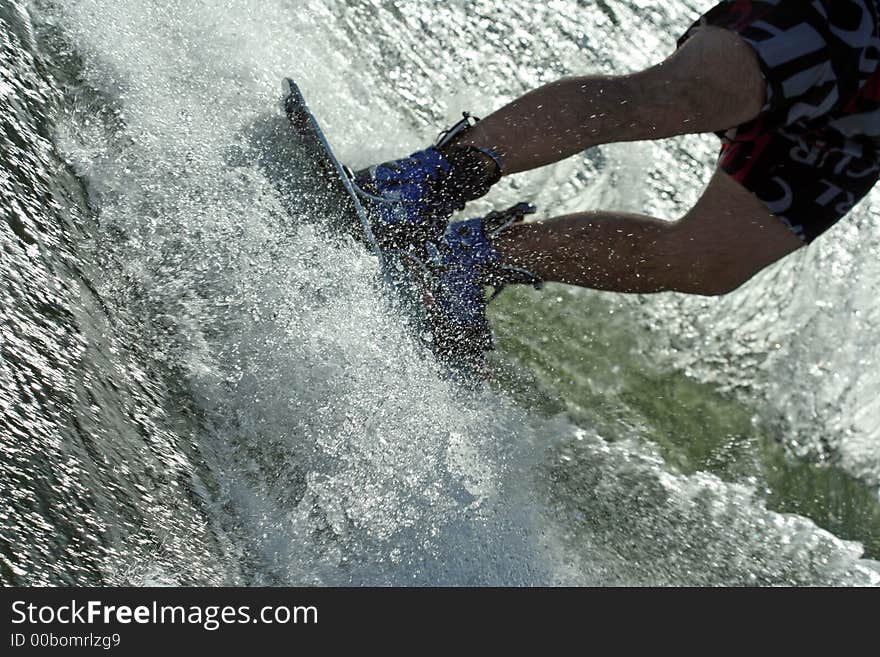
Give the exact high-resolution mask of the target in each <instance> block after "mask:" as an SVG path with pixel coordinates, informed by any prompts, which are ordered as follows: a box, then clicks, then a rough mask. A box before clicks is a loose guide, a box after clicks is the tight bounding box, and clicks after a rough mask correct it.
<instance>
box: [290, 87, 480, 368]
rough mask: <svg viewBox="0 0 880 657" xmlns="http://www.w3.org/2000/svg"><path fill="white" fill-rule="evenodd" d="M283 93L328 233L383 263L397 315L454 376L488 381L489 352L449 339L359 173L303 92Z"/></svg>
mask: <svg viewBox="0 0 880 657" xmlns="http://www.w3.org/2000/svg"><path fill="white" fill-rule="evenodd" d="M283 91H284V98H283V109H284V112H285V114H286V115H287V119H288V121H289V123H290V126H291V128H292V129H293V132H294V136H295V138H296V143H297V148H298V150H299V151H300V154H301V157H302V156H303V155H304V156H305V159H306V161H308V162H310V163H311V164H312V172H313V173H312V175H314V176H316V177H318V178H319V179H320V183H321V184H320V186H319V187H320V188H321V195H322V197H323V199H324V203H323V204H325V205H329V206H332V208H328V209H330V210H332V211H330V212H328V213H327V214H326V216H327V218H328V225H327V226H326V228H327V229H328V230H330V231H331V232H334V233H338V234H347V235H350V236H351V237H353V238H354V239H355V240H356V241H358V242H360V243H361V244H363V246H364V247H365V248H367V249H368V250H369V251H370V253H372V255H373V256H374V257H375V258H376V259H377V260H378V263H379V272H380V274H381V278H382V284H383V285H382V286H383V288H384V291H385V293H386V295H387V296H388V299H389V301H390V302H391V304H392V305H393V307H394V309H395V311H396V312H397V313H398V314H399V315H400V316H401V317H402V319H404V320H405V321H406V323H407V325H408V326H409V327H410V328H411V330H412V332H413V334H414V335H415V336H416V338H417V339H418V340H419V341H420V342H421V343H422V344H423V345H424V346H425V347H426V348H428V349H429V350H430V351H432V352H433V353H434V356H435V357H436V359H437V360H438V362H439V363H440V364H441V365H442V366H443V367H445V368H446V369H447V371H448V372H449V373H450V374H452V375H454V376H456V377H464V378H484V375H485V350H484V349H479V350H473V349H469V348H466V347H465V346H464V345H463V344H462V343H461V342H460V341H459V342H456V341H455V340H454V339H450V336H449V335H445V333H447V332H448V330H447V327H444V326H442V325H441V323H440V322H438V321H437V320H436V315H435V313H432V311H431V306H432V295H431V292H430V285H429V283H428V282H427V278H426V276H425V272H424V271H422V270H420V268H419V267H418V266H414V264H413V262H412V260H411V258H409V257H407V254H406V253H405V252H402V251H399V250H394V249H383V248H382V245H381V244H380V242H379V240H377V239H376V236H375V235H374V232H373V228H372V224H371V219H370V215H369V212H368V210H367V208H366V207H365V206H364V203H363V202H362V199H361V197H360V196H359V194H358V193H357V189H356V183H355V181H354V175H353V173H352V172H351V171H350V170H349V169H348V168H346V167H345V166H344V165H343V164H342V163H341V162H340V161H339V159H338V158H337V157H336V155H335V154H334V153H333V149H332V148H331V147H330V144H329V142H328V141H327V138H326V136H325V135H324V131H323V130H322V128H321V125H320V123H319V122H318V120H317V119H316V118H315V115H314V114H313V113H312V111H311V110H310V109H309V106H308V104H307V103H306V100H305V98H304V96H303V94H302V91H300V89H299V87H298V86H297V84H296V83H295V82H294V81H293V80H291V79H289V78H287V79H285V80H284V83H283ZM450 345H452V346H450ZM456 345H461V347H460V348H459V347H458V346H456Z"/></svg>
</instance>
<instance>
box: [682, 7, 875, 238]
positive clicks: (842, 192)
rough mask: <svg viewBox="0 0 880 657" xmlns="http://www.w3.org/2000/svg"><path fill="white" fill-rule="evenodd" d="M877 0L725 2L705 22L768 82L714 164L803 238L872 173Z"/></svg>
mask: <svg viewBox="0 0 880 657" xmlns="http://www.w3.org/2000/svg"><path fill="white" fill-rule="evenodd" d="M878 13H880V7H878V0H767V1H763V2H758V1H752V0H727V1H726V2H722V3H720V4H718V5H717V6H715V7H714V8H713V9H711V10H710V11H709V12H708V13H706V14H705V15H704V16H703V17H702V18H701V19H700V20H699V21H697V22H696V23H695V24H694V25H693V26H691V28H690V29H689V30H688V32H687V33H686V34H685V35H684V36H683V37H682V38H681V39H680V40H679V45H680V44H681V43H683V42H684V41H685V40H686V39H687V38H688V37H689V36H690V35H691V34H692V33H693V31H694V30H695V29H697V28H699V27H701V26H705V25H712V26H716V27H722V28H725V29H729V30H732V31H734V32H736V33H737V34H739V35H740V36H741V37H742V38H743V39H744V40H745V41H746V42H747V43H749V44H750V45H751V46H752V48H753V49H754V50H755V52H756V53H757V55H758V61H759V63H760V65H761V68H762V70H763V73H764V78H765V80H766V82H767V104H766V105H765V106H764V109H763V111H762V113H761V115H760V116H759V117H758V118H757V119H755V120H754V121H751V122H750V123H747V124H745V125H742V126H739V127H738V128H734V129H733V130H730V131H729V132H728V133H726V134H724V135H723V136H722V139H723V145H722V148H721V157H720V162H719V164H720V166H721V168H722V169H723V170H724V171H726V172H727V173H729V174H730V175H731V176H733V177H734V178H735V179H736V180H738V181H739V182H740V183H741V184H742V185H743V186H744V187H746V188H747V189H749V190H750V191H752V192H753V193H754V194H755V195H756V196H758V198H760V199H761V200H762V201H763V202H764V203H766V204H767V207H769V208H770V211H771V212H773V213H774V214H775V215H776V216H778V217H780V218H781V219H782V220H783V221H785V223H786V224H787V225H788V226H789V227H790V228H791V229H792V230H793V231H794V232H795V233H796V234H797V235H798V236H799V237H801V239H803V240H804V241H806V242H811V241H813V240H814V239H816V237H818V236H819V235H821V234H822V233H823V232H824V231H826V230H827V229H828V228H830V227H831V226H832V225H833V224H835V223H836V222H837V221H838V220H839V219H840V218H841V217H843V216H844V215H845V214H846V213H847V212H849V211H850V209H852V207H853V206H854V205H855V204H856V203H858V201H859V200H860V199H862V198H863V197H864V196H865V195H866V194H867V193H868V192H869V191H870V190H871V188H872V187H873V186H874V183H876V182H877V180H878V178H880V68H878V62H880V30H878Z"/></svg>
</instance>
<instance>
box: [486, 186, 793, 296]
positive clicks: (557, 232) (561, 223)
mask: <svg viewBox="0 0 880 657" xmlns="http://www.w3.org/2000/svg"><path fill="white" fill-rule="evenodd" d="M803 245H804V244H803V242H802V241H801V240H800V238H798V237H797V236H795V234H794V233H792V232H791V231H790V230H789V229H788V228H787V227H786V226H785V225H784V224H783V223H782V221H780V220H779V219H778V218H777V217H775V216H773V215H772V214H771V213H770V211H769V210H768V209H767V207H766V206H765V205H764V204H763V203H762V202H761V201H760V200H758V199H757V198H756V197H755V196H754V195H752V194H751V193H750V192H749V191H747V190H746V189H745V188H744V187H742V186H741V185H740V184H739V183H737V182H736V181H735V180H733V179H732V178H731V177H730V176H728V175H727V174H726V173H724V172H723V171H720V170H719V171H716V173H715V175H714V176H713V178H712V181H711V182H710V183H709V186H708V187H707V189H706V191H705V193H704V194H703V196H702V198H701V199H700V200H699V201H698V202H697V204H696V205H695V206H694V207H693V209H692V210H691V211H690V212H688V214H687V215H685V217H684V218H682V219H681V220H679V221H675V222H671V221H659V220H657V219H653V218H651V217H644V216H638V215H629V214H620V213H613V212H590V213H584V214H574V215H569V216H566V217H560V218H558V219H551V220H548V221H537V222H533V223H527V224H519V225H516V226H513V227H511V228H510V229H509V230H508V231H507V232H504V233H502V234H501V235H499V236H498V237H496V238H495V241H494V246H495V248H496V249H497V250H498V252H499V253H500V254H501V258H502V260H503V261H504V262H508V263H511V264H515V265H517V266H520V267H524V268H526V269H529V270H530V271H532V272H534V273H536V274H537V275H538V276H540V277H542V278H543V279H544V280H548V281H558V282H561V283H569V284H572V285H581V286H583V287H590V288H594V289H599V290H611V291H615V292H637V293H650V292H666V291H676V292H686V293H690V294H703V295H717V294H724V293H726V292H729V291H731V290H733V289H735V288H737V287H739V286H740V285H741V284H742V283H744V282H745V281H747V280H748V279H749V278H751V277H752V276H753V275H754V274H756V273H757V272H758V271H760V270H761V269H763V268H764V267H766V266H767V265H769V264H771V263H773V262H775V261H776V260H778V259H780V258H782V257H783V256H785V255H787V254H789V253H791V252H793V251H795V250H797V249H798V248H800V247H802V246H803Z"/></svg>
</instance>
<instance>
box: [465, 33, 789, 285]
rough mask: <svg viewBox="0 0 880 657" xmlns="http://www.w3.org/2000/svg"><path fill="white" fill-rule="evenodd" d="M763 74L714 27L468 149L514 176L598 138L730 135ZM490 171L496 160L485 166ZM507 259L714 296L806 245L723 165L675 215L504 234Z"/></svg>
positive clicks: (583, 220) (525, 112) (547, 272)
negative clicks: (487, 153)
mask: <svg viewBox="0 0 880 657" xmlns="http://www.w3.org/2000/svg"><path fill="white" fill-rule="evenodd" d="M765 93H766V92H765V84H764V79H763V75H762V73H761V70H760V67H759V65H758V62H757V58H756V56H755V54H754V52H753V51H752V49H751V48H750V47H749V46H748V45H747V44H746V43H745V42H744V41H742V40H741V39H740V37H738V36H737V35H735V34H733V33H731V32H728V31H726V30H722V29H718V28H703V29H701V30H699V31H698V32H697V33H696V34H695V35H694V36H692V37H691V39H689V40H688V41H687V42H686V43H685V44H684V46H683V47H682V48H680V49H679V50H678V51H677V52H676V53H675V54H673V55H672V56H671V57H670V58H669V59H667V60H666V61H665V62H663V63H662V64H659V65H657V66H654V67H652V68H650V69H647V70H645V71H642V72H640V73H635V74H632V75H625V76H620V77H609V76H594V77H583V78H569V79H564V80H560V81H559V82H555V83H553V84H549V85H546V86H544V87H542V88H540V89H537V90H536V91H534V92H532V93H529V94H527V95H525V96H523V97H522V98H519V99H518V100H515V101H514V102H512V103H511V104H510V105H508V106H506V107H504V108H502V109H501V110H499V111H497V112H495V113H494V114H492V115H491V116H489V117H487V118H486V119H485V120H483V121H481V122H480V123H478V124H477V125H476V126H475V127H474V128H473V129H472V130H471V131H469V132H468V133H466V134H465V135H464V137H463V138H462V139H461V140H460V142H459V144H461V145H472V146H478V147H489V148H493V149H495V150H496V151H497V152H498V153H499V154H500V155H501V159H502V163H503V165H504V171H503V172H504V173H505V174H511V173H517V172H519V171H525V170H527V169H532V168H535V167H539V166H543V165H545V164H550V163H552V162H556V161H558V160H561V159H563V158H566V157H568V156H570V155H573V154H575V153H578V152H580V151H582V150H584V149H587V148H590V147H591V146H595V145H597V144H603V143H610V142H621V141H635V140H642V139H661V138H666V137H672V136H676V135H681V134H687V133H697V132H710V131H719V130H725V129H727V128H730V127H732V126H736V125H740V124H742V123H745V122H747V121H749V120H751V119H753V118H755V117H756V116H757V115H758V114H759V113H760V111H761V108H762V107H763V105H764V102H765ZM486 166H487V170H488V169H489V167H493V166H494V165H493V164H492V163H491V162H490V161H488V158H487V162H486ZM494 246H495V248H496V249H497V250H498V251H499V253H500V254H501V257H502V260H503V261H504V262H509V263H511V264H515V265H518V266H520V267H524V268H526V269H529V270H530V271H533V272H534V273H536V274H538V275H539V276H541V277H542V278H544V279H545V280H550V281H559V282H562V283H569V284H573V285H581V286H584V287H591V288H596V289H600V290H611V291H616V292H636V293H650V292H663V291H678V292H686V293H692V294H705V295H715V294H723V293H725V292H728V291H730V290H733V289H735V288H736V287H738V286H739V285H741V284H742V283H743V282H745V281H746V280H748V279H749V278H751V276H753V275H754V274H755V273H757V272H758V271H760V270H761V269H763V268H764V267H766V266H767V265H769V264H771V263H773V262H775V261H776V260H778V259H779V258H782V257H783V256H785V255H787V254H789V253H791V252H792V251H795V250H796V249H798V248H800V247H801V246H803V242H801V240H800V239H799V238H798V237H796V236H795V235H794V234H793V233H792V232H791V231H790V230H788V228H787V227H786V226H785V225H784V224H783V223H782V221H780V220H779V219H778V218H776V217H774V216H773V215H772V214H771V213H770V211H769V210H768V209H767V207H766V206H765V205H764V204H763V203H762V202H761V201H760V200H758V199H757V198H756V197H755V196H754V195H752V194H751V193H750V192H749V191H747V190H746V189H745V188H743V187H742V186H741V185H740V184H739V183H737V182H736V181H734V180H733V179H732V178H730V177H729V176H728V175H727V174H725V173H724V172H723V171H717V172H716V173H715V176H714V177H713V179H712V181H711V183H710V185H709V187H708V188H707V189H706V191H705V193H704V195H703V197H702V198H701V199H700V201H699V202H698V203H697V205H696V206H695V207H694V208H693V209H692V210H691V211H690V212H689V213H688V214H687V215H686V216H685V217H684V218H682V219H681V220H679V221H675V222H670V221H661V220H658V219H654V218H651V217H645V216H639V215H631V214H621V213H614V212H590V213H583V214H575V215H569V216H566V217H561V218H558V219H555V220H549V221H540V222H533V223H528V224H523V225H517V226H514V227H512V228H511V229H509V230H508V231H507V232H505V233H502V234H501V235H499V236H498V237H496V238H495V240H494Z"/></svg>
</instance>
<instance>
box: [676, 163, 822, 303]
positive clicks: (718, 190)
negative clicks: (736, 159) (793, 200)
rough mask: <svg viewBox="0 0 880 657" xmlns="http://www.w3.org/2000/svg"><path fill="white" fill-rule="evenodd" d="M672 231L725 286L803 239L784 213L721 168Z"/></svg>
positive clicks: (745, 277)
mask: <svg viewBox="0 0 880 657" xmlns="http://www.w3.org/2000/svg"><path fill="white" fill-rule="evenodd" d="M675 232H676V234H677V235H676V238H677V241H678V243H679V244H682V245H684V248H686V249H688V250H689V254H688V255H689V259H690V260H691V261H693V262H697V263H699V266H700V269H701V270H702V271H703V275H704V276H706V277H712V279H713V280H715V281H717V282H718V283H719V285H720V287H721V288H723V289H726V290H730V289H734V288H736V287H738V286H739V285H741V284H742V283H744V282H745V281H746V280H748V279H749V278H751V277H752V276H753V275H754V274H756V273H758V272H759V271H761V270H762V269H764V268H765V267H767V266H768V265H771V264H773V263H774V262H776V261H777V260H779V259H781V258H783V257H785V256H786V255H788V254H790V253H792V252H794V251H796V250H798V249H799V248H801V247H802V246H804V244H805V243H804V241H803V240H802V239H801V238H799V237H798V236H797V235H796V234H795V233H794V232H793V231H792V230H791V228H790V227H789V226H788V225H787V224H786V222H785V220H784V219H782V218H780V217H779V216H777V215H775V214H773V213H772V212H771V211H770V210H769V209H768V207H767V205H766V203H764V202H763V201H762V200H761V199H759V198H758V197H757V196H755V194H754V193H752V192H751V191H749V190H748V189H746V188H745V187H743V186H742V185H741V184H740V183H738V182H737V181H736V180H734V179H733V178H732V177H731V176H730V175H729V174H728V173H726V172H725V171H724V170H723V169H720V168H719V169H717V170H716V171H715V174H714V175H713V176H712V179H711V181H710V182H709V185H708V186H707V188H706V190H705V191H704V192H703V195H702V196H701V197H700V200H699V201H698V202H697V203H696V204H695V205H694V207H693V208H692V209H691V210H690V212H688V213H687V215H686V216H685V217H684V218H683V219H682V220H681V221H679V222H678V224H677V225H676V230H675Z"/></svg>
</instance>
